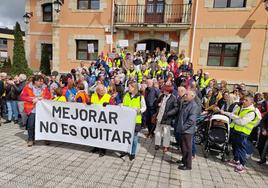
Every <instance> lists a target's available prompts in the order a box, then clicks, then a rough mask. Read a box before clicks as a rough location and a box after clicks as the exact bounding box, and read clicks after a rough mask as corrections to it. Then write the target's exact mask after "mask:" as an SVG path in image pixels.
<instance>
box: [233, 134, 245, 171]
mask: <svg viewBox="0 0 268 188" xmlns="http://www.w3.org/2000/svg"><path fill="white" fill-rule="evenodd" d="M232 144H233V153H234V160H235V161H240V164H242V165H243V166H244V165H245V164H246V160H247V158H246V154H247V144H248V136H246V135H243V134H239V133H235V132H234V134H233V138H232Z"/></svg>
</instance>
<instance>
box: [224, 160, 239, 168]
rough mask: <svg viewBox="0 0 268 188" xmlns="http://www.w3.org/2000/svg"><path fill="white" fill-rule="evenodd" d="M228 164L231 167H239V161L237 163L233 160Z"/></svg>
mask: <svg viewBox="0 0 268 188" xmlns="http://www.w3.org/2000/svg"><path fill="white" fill-rule="evenodd" d="M227 164H228V165H229V166H231V167H235V166H237V165H239V161H235V160H234V159H232V160H230V161H229V162H227Z"/></svg>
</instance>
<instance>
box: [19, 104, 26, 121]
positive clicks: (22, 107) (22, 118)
mask: <svg viewBox="0 0 268 188" xmlns="http://www.w3.org/2000/svg"><path fill="white" fill-rule="evenodd" d="M18 107H19V113H20V115H21V122H22V125H26V122H27V115H26V113H25V112H24V102H23V101H18Z"/></svg>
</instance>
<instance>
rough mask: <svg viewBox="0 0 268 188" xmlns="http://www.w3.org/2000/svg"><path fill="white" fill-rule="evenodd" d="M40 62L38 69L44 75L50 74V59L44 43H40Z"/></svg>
mask: <svg viewBox="0 0 268 188" xmlns="http://www.w3.org/2000/svg"><path fill="white" fill-rule="evenodd" d="M41 54H42V55H41V64H40V71H41V72H42V73H43V74H45V75H50V74H51V70H50V59H49V52H48V48H47V46H46V45H42V52H41Z"/></svg>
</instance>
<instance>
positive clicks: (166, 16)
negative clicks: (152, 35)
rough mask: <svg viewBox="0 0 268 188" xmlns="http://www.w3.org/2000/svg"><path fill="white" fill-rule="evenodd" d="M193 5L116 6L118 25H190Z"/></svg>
mask: <svg viewBox="0 0 268 188" xmlns="http://www.w3.org/2000/svg"><path fill="white" fill-rule="evenodd" d="M191 10H192V4H153V5H117V4H116V5H115V15H114V16H115V24H116V25H143V24H190V22H191Z"/></svg>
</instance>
